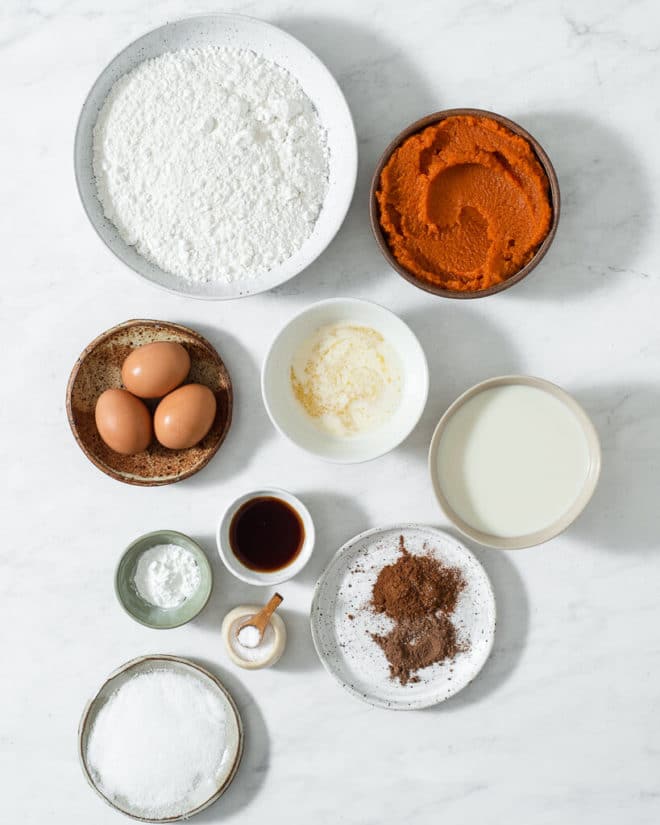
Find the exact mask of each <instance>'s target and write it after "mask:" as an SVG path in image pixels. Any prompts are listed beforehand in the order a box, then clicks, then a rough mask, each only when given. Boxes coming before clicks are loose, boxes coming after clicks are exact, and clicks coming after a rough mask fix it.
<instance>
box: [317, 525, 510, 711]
mask: <svg viewBox="0 0 660 825" xmlns="http://www.w3.org/2000/svg"><path fill="white" fill-rule="evenodd" d="M400 537H403V539H404V543H405V546H406V548H407V549H408V550H409V552H411V553H413V554H416V553H424V554H426V553H428V554H432V555H433V556H435V557H436V558H437V559H438V560H440V561H442V562H443V563H445V564H447V565H449V566H451V567H458V568H460V569H461V571H462V573H463V576H464V578H465V581H466V587H465V589H464V591H463V592H462V593H461V596H460V597H459V601H458V605H457V608H456V610H455V611H454V613H453V614H452V621H453V622H454V625H455V626H456V628H457V630H458V634H459V640H460V641H463V642H467V643H468V644H467V650H465V651H464V652H462V653H459V654H457V656H456V658H455V659H454V660H452V661H450V662H445V663H441V664H434V665H431V666H430V667H428V668H424V669H422V670H419V671H418V672H417V675H418V676H419V677H420V680H419V682H409V683H408V684H406V685H402V684H400V682H398V681H395V680H393V679H391V678H390V676H389V668H388V663H387V660H386V658H385V655H384V653H383V651H382V650H381V648H380V647H379V646H378V644H377V643H376V642H375V641H373V639H372V638H371V635H370V634H371V633H373V632H375V633H380V632H383V631H384V630H386V628H387V626H389V620H387V619H385V618H383V617H378V616H375V614H374V613H373V612H372V611H371V610H369V607H368V605H369V601H370V599H371V590H372V587H373V584H374V582H375V581H376V578H377V576H378V573H379V572H380V571H381V570H382V568H383V567H385V565H387V564H391V563H392V562H394V561H395V560H396V559H397V558H398V557H399V555H400V550H399V539H400ZM311 626H312V638H313V639H314V646H315V647H316V652H317V653H318V655H319V658H320V659H321V662H322V663H323V665H324V666H325V668H326V670H327V671H328V672H329V673H330V674H331V675H332V676H333V677H334V678H335V679H336V680H337V681H338V682H339V683H340V684H341V686H342V687H344V688H345V689H346V690H348V692H349V693H352V694H353V696H356V697H357V698H359V699H362V700H363V701H365V702H368V703H369V704H372V705H376V706H377V707H382V708H388V709H391V710H414V709H416V708H424V707H428V706H430V705H436V704H438V703H439V702H443V701H444V700H445V699H449V697H450V696H453V695H454V694H455V693H458V692H459V691H460V690H462V689H463V688H464V687H465V686H466V685H468V684H469V683H470V682H471V681H472V680H473V679H474V678H475V676H476V675H477V674H478V673H479V671H480V670H481V668H482V667H483V665H484V664H485V662H486V660H487V659H488V656H489V654H490V651H491V649H492V646H493V639H494V635H495V597H494V595H493V590H492V587H491V585H490V582H489V580H488V577H487V575H486V572H485V570H484V569H483V567H482V566H481V565H480V564H479V562H478V561H477V559H476V558H475V556H474V555H473V554H472V553H471V552H470V551H469V550H467V549H466V548H465V547H463V546H462V545H461V544H459V543H458V542H457V541H456V540H455V539H454V538H452V537H451V536H450V535H448V534H447V533H443V532H442V531H440V530H436V529H434V528H433V527H426V526H424V525H417V524H402V525H395V526H393V527H381V528H375V529H373V530H367V531H366V532H365V533H360V535H358V536H356V537H355V538H353V539H351V540H350V541H348V542H347V543H346V544H345V545H344V546H343V547H342V548H341V549H340V550H339V552H338V553H337V555H336V556H335V557H334V558H333V559H332V561H331V562H330V564H329V565H328V566H327V568H326V569H325V571H324V572H323V574H322V575H321V578H320V579H319V580H318V582H317V584H316V589H315V591H314V599H313V601H312V609H311Z"/></svg>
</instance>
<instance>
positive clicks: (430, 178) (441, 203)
mask: <svg viewBox="0 0 660 825" xmlns="http://www.w3.org/2000/svg"><path fill="white" fill-rule="evenodd" d="M376 197H377V199H378V203H379V206H380V225H381V227H382V229H383V231H384V233H385V237H386V238H387V242H388V245H389V247H390V249H391V251H392V254H393V255H394V257H395V258H396V259H397V261H398V262H399V263H400V264H401V265H402V266H403V267H405V268H406V269H407V270H409V271H410V272H411V273H412V274H413V275H415V276H417V277H418V278H420V279H423V280H426V281H429V282H430V283H432V284H434V285H436V286H439V287H443V288H445V289H449V290H454V291H471V292H477V291H479V290H482V289H487V288H488V287H490V286H493V285H495V284H498V283H500V282H501V281H504V280H506V279H507V278H510V277H511V276H512V275H514V274H515V273H516V272H518V271H519V270H520V269H522V268H523V267H524V266H525V264H527V263H528V262H529V261H530V260H531V259H532V258H533V257H534V254H535V253H536V251H537V250H538V248H539V246H540V245H541V244H542V243H543V240H544V239H545V237H546V235H547V234H548V232H549V231H550V224H551V222H552V203H551V200H550V186H549V183H548V178H547V175H546V174H545V171H544V170H543V167H542V166H541V164H540V163H539V161H538V159H537V157H536V154H535V153H534V150H533V149H532V147H531V146H530V144H529V142H528V141H527V140H525V138H523V137H520V136H519V135H516V134H514V133H513V132H512V131H510V130H509V129H507V128H506V127H504V126H501V125H500V124H499V123H497V122H496V121H494V120H492V119H491V118H487V117H472V116H466V115H457V116H454V117H448V118H446V119H445V120H442V121H440V122H439V123H436V124H434V125H433V126H428V127H427V128H426V129H423V130H422V131H421V132H418V133H417V134H414V135H411V136H410V137H409V138H407V139H406V140H405V141H404V142H403V143H402V144H401V145H400V146H399V147H398V148H397V149H396V150H395V151H394V153H393V154H392V156H391V157H390V159H389V161H388V162H387V164H386V165H385V167H384V168H383V171H382V172H381V176H380V185H379V188H378V191H377V192H376Z"/></svg>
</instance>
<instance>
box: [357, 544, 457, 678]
mask: <svg viewBox="0 0 660 825" xmlns="http://www.w3.org/2000/svg"><path fill="white" fill-rule="evenodd" d="M399 548H400V550H401V555H400V556H399V558H398V559H397V560H396V562H394V563H393V564H388V565H387V566H386V567H384V568H383V569H382V570H381V571H380V573H379V574H378V578H377V579H376V583H375V584H374V587H373V591H372V597H371V598H372V607H373V609H374V610H375V612H376V613H384V614H385V615H387V616H389V617H390V618H391V619H392V620H393V621H394V622H395V625H394V628H393V629H392V630H391V631H390V632H389V633H387V634H386V635H377V634H373V639H374V641H375V642H377V644H379V645H380V647H381V648H382V650H383V652H384V653H385V656H386V657H387V661H388V662H389V665H390V676H391V677H392V679H398V680H399V681H400V682H401V684H403V685H405V684H407V683H408V682H418V681H419V676H417V675H416V672H417V671H418V670H420V669H421V668H424V667H428V666H429V665H432V664H435V663H436V662H442V661H444V660H446V659H453V658H454V657H455V656H456V654H457V653H459V652H461V651H462V650H464V649H465V647H464V646H463V645H461V643H460V642H459V641H458V636H457V633H456V628H455V627H454V624H453V622H452V621H451V619H450V618H449V617H450V616H451V614H452V613H453V612H454V610H455V609H456V603H457V602H458V597H459V596H460V594H461V591H462V590H463V588H464V587H465V584H466V583H465V579H464V577H463V574H462V572H461V571H460V570H459V569H458V568H456V567H447V566H446V565H444V564H442V562H440V561H438V559H436V558H435V557H434V556H431V555H426V556H423V555H422V556H413V555H412V554H411V553H409V552H408V550H407V549H406V547H405V544H404V540H403V536H401V537H400V539H399Z"/></svg>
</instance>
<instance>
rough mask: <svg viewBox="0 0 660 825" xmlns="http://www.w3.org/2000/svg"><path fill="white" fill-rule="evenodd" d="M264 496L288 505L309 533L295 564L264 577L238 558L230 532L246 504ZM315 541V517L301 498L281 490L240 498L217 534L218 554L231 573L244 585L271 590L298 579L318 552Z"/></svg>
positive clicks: (253, 491)
mask: <svg viewBox="0 0 660 825" xmlns="http://www.w3.org/2000/svg"><path fill="white" fill-rule="evenodd" d="M262 496H272V497H273V498H279V499H281V500H282V501H284V502H286V503H287V504H288V505H289V506H290V507H292V508H293V509H294V510H295V511H296V512H297V513H298V515H299V516H300V518H301V520H302V523H303V528H304V530H305V540H304V542H303V546H302V547H301V548H300V552H299V553H298V555H297V556H296V558H295V559H294V560H293V561H292V562H291V564H288V565H287V566H286V567H283V568H282V569H281V570H275V571H273V572H272V573H260V572H259V571H257V570H251V569H250V568H249V567H246V566H245V565H244V564H243V563H242V562H241V561H240V560H239V559H237V558H236V556H235V555H234V552H233V550H232V549H231V543H230V541H229V528H230V526H231V521H232V519H233V518H234V514H235V513H236V512H237V510H239V508H240V507H242V506H243V505H244V504H245V502H246V501H250V500H251V499H253V498H260V497H262ZM315 540H316V534H315V531H314V522H313V521H312V517H311V515H310V513H309V510H308V509H307V507H305V505H304V504H303V503H302V501H301V500H300V499H299V498H296V496H294V495H292V494H291V493H288V492H287V491H286V490H281V489H280V488H279V487H264V488H263V489H261V490H251V491H250V492H249V493H244V494H243V495H242V496H239V497H238V498H237V499H236V501H234V502H233V503H232V504H230V505H229V507H228V508H227V509H226V510H225V513H224V515H223V516H222V518H221V519H220V523H219V524H218V530H217V533H216V541H217V544H218V553H219V554H220V558H221V559H222V561H223V563H224V565H225V567H226V568H227V570H229V572H230V573H233V574H234V576H236V577H237V578H238V579H241V581H244V582H247V583H248V584H256V585H258V586H260V587H269V586H272V585H276V584H281V583H282V582H285V581H288V580H289V579H292V578H293V577H294V576H297V575H298V573H300V571H301V570H302V569H303V567H304V566H305V565H306V564H307V562H308V561H309V558H310V556H311V555H312V550H313V549H314V542H315Z"/></svg>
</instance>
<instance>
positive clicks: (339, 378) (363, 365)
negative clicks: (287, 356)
mask: <svg viewBox="0 0 660 825" xmlns="http://www.w3.org/2000/svg"><path fill="white" fill-rule="evenodd" d="M291 388H292V390H293V393H294V395H295V397H296V399H297V400H298V402H299V403H300V404H301V406H302V407H303V409H304V410H305V412H306V413H307V415H308V416H309V417H310V418H312V419H313V420H314V422H315V423H316V424H317V426H319V427H320V428H321V429H323V430H325V431H326V432H330V433H332V434H334V435H341V436H351V435H359V434H365V433H369V432H373V431H374V430H376V429H378V428H379V427H381V426H382V425H383V424H384V423H385V422H386V421H387V420H388V419H389V418H391V416H392V415H393V414H394V412H395V411H396V409H397V407H398V406H399V403H400V401H401V369H400V365H399V359H398V356H397V354H396V353H395V352H394V350H393V349H392V347H391V346H390V345H389V344H388V343H387V341H386V340H385V339H384V337H383V336H382V335H381V334H380V332H378V331H377V330H375V329H372V328H371V327H366V326H359V325H356V324H353V323H350V322H339V323H336V324H329V325H327V326H323V327H321V328H320V329H318V330H317V331H316V333H315V334H314V335H313V336H312V337H311V338H310V339H309V340H308V341H306V342H305V344H304V345H303V346H302V347H301V348H300V350H299V351H298V352H297V353H296V355H295V357H294V359H293V363H292V365H291Z"/></svg>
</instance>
